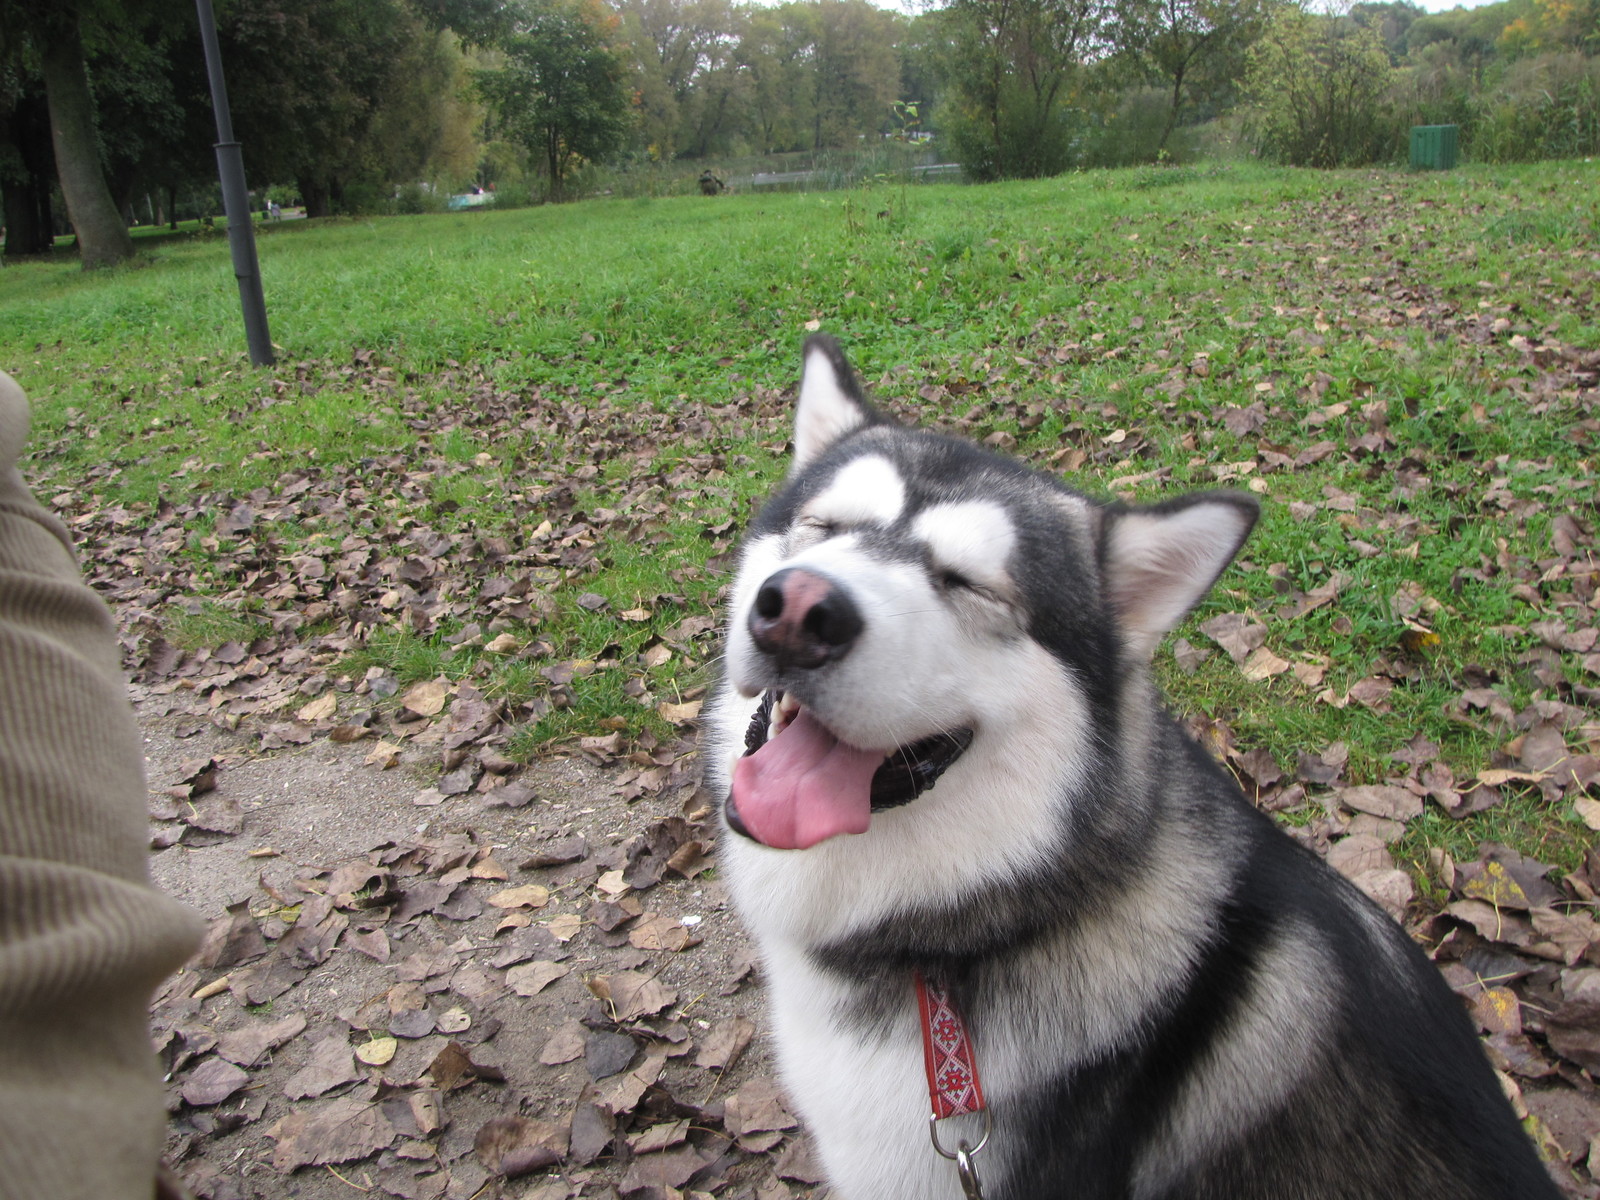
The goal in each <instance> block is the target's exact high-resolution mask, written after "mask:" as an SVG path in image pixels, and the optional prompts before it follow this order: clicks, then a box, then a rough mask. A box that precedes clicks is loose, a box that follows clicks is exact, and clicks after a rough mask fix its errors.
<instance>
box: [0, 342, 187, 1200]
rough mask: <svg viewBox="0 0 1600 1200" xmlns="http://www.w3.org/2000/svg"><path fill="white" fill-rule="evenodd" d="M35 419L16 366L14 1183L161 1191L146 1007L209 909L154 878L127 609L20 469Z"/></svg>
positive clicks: (2, 396)
mask: <svg viewBox="0 0 1600 1200" xmlns="http://www.w3.org/2000/svg"><path fill="white" fill-rule="evenodd" d="M27 429H28V408H27V402H26V400H25V399H24V397H23V394H22V390H21V389H20V388H19V387H18V386H17V384H16V383H15V381H13V380H12V379H11V377H10V376H8V375H6V374H4V373H0V1197H3V1198H4V1200H13V1198H15V1200H41V1198H42V1197H51V1198H52V1200H65V1198H71V1200H77V1198H79V1197H82V1198H83V1200H90V1198H91V1197H92V1198H93V1200H123V1198H124V1197H127V1198H132V1197H138V1198H139V1200H147V1198H148V1197H149V1196H150V1195H151V1194H152V1192H153V1190H154V1179H155V1169H156V1159H157V1155H158V1153H159V1151H160V1147H161V1140H162V1125H163V1122H164V1119H165V1115H166V1114H165V1112H164V1110H163V1105H162V1089H161V1081H160V1077H159V1074H158V1071H157V1067H156V1062H155V1057H154V1055H153V1054H152V1052H151V1048H150V1039H149V1025H148V1019H147V1009H148V1006H149V1003H150V996H151V993H152V991H153V990H154V988H155V986H156V984H158V983H159V982H160V981H161V979H163V978H164V977H165V976H166V975H167V974H168V973H170V972H171V971H172V970H173V969H174V968H176V967H177V966H178V965H179V964H181V963H182V962H183V961H184V959H185V958H187V957H188V955H189V954H190V953H191V952H192V951H193V949H194V947H195V944H196V942H197V940H198V937H199V930H200V922H199V920H198V918H197V917H196V916H195V915H194V914H193V913H192V912H190V910H188V909H187V908H184V907H183V906H182V905H180V904H178V903H177V902H176V901H175V900H173V899H171V898H170V897H168V896H166V895H163V894H162V893H161V892H159V891H157V890H156V889H155V888H154V887H153V886H152V885H151V883H150V874H149V864H148V861H147V858H148V845H149V842H148V839H149V827H148V823H147V820H146V817H145V803H146V801H145V783H144V759H143V754H142V752H141V749H140V742H139V731H138V727H137V726H136V724H135V723H134V719H133V712H132V709H131V708H130V706H129V704H128V699H127V693H126V689H125V686H124V683H123V678H122V673H121V670H120V668H119V664H118V653H117V646H116V639H115V636H114V629H113V625H112V622H111V616H110V613H109V612H108V611H107V609H106V607H105V605H104V604H103V603H102V602H101V601H100V599H99V597H97V596H96V595H95V594H94V593H93V592H92V591H90V590H89V588H88V587H86V586H85V585H84V583H83V581H82V579H81V577H80V576H79V573H78V568H77V564H76V561H75V559H74V557H73V553H72V549H71V542H70V540H69V539H68V536H67V531H66V529H65V528H63V527H62V525H61V524H60V522H58V521H57V520H55V518H53V517H52V516H50V514H48V513H47V512H45V511H44V510H43V509H42V508H40V507H39V505H38V504H36V503H35V502H34V500H33V498H32V497H31V496H30V495H29V493H28V490H27V488H26V487H25V486H24V484H23V482H22V476H21V474H20V473H19V472H18V471H17V468H16V462H17V458H18V455H19V454H20V453H21V450H22V443H23V439H24V438H25V436H26V434H27Z"/></svg>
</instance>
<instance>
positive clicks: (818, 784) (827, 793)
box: [732, 709, 883, 850]
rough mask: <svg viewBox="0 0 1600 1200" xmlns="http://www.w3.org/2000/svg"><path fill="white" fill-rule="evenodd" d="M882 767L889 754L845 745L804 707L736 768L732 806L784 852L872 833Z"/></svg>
mask: <svg viewBox="0 0 1600 1200" xmlns="http://www.w3.org/2000/svg"><path fill="white" fill-rule="evenodd" d="M882 762H883V751H881V750H857V749H856V748H855V747H854V746H847V745H845V744H844V743H843V742H841V741H840V740H839V739H838V738H836V737H834V736H833V734H831V733H829V732H828V731H827V730H826V729H824V728H823V727H822V725H821V724H820V723H818V722H817V721H815V720H813V719H812V716H811V714H810V713H809V712H807V711H805V710H804V709H802V710H801V711H800V714H799V715H798V716H796V717H795V719H794V720H793V721H791V722H790V723H789V724H788V725H787V726H786V727H785V728H784V729H783V731H782V732H780V733H779V734H778V735H777V736H776V737H774V738H771V739H769V740H768V741H767V744H766V745H764V746H762V747H761V749H759V750H757V751H756V752H755V753H754V754H747V755H745V756H744V757H743V758H741V759H740V760H739V761H738V763H737V764H736V765H735V766H734V768H733V796H732V799H733V807H734V808H735V809H736V810H737V811H738V814H739V820H740V821H742V822H743V823H744V827H745V829H746V830H747V831H749V833H750V836H751V837H753V838H755V839H756V841H758V842H764V843H765V844H766V845H768V846H775V847H776V848H778V849H779V850H804V849H805V848H806V847H807V846H815V845H816V844H817V843H818V842H823V841H827V840H828V839H829V838H831V837H837V836H838V835H839V834H841V833H865V832H866V830H867V825H868V824H869V823H870V822H871V820H872V775H873V772H875V771H876V770H877V769H878V767H879V766H880V765H881V764H882Z"/></svg>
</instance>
